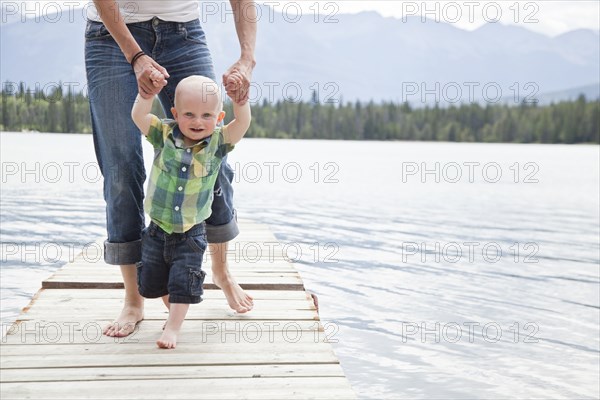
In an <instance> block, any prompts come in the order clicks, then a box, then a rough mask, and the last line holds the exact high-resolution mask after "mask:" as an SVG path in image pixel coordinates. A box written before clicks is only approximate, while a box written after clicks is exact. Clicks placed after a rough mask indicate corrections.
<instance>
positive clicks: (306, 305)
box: [30, 297, 315, 312]
mask: <svg viewBox="0 0 600 400" xmlns="http://www.w3.org/2000/svg"><path fill="white" fill-rule="evenodd" d="M96 300H97V299H86V298H83V299H77V298H72V297H71V298H67V299H55V298H49V299H45V300H44V301H43V302H37V303H36V304H35V305H33V306H32V307H30V310H31V309H32V308H34V309H35V310H36V311H37V312H40V311H41V310H44V311H47V312H62V311H65V312H69V311H70V310H73V311H75V310H78V311H87V310H92V309H94V308H96V307H97V306H98V303H97V301H96ZM102 303H103V304H102V306H103V307H106V308H107V309H109V310H110V309H113V310H119V309H120V307H121V306H122V305H123V301H122V300H121V299H103V300H102ZM144 304H145V305H144V309H145V310H146V311H149V310H152V311H161V312H162V311H166V307H165V306H164V304H163V302H162V300H161V299H148V300H146V301H145V302H144ZM192 307H196V305H192ZM198 307H202V309H204V310H207V309H210V310H213V309H214V310H225V311H228V310H229V307H228V306H227V302H226V301H225V299H224V298H219V299H218V298H205V299H204V300H203V301H202V302H201V303H200V304H199V305H198ZM254 308H255V309H257V310H269V309H282V308H286V309H288V310H314V309H315V306H314V304H313V302H312V301H311V300H310V299H302V300H282V299H278V300H265V299H255V300H254Z"/></svg>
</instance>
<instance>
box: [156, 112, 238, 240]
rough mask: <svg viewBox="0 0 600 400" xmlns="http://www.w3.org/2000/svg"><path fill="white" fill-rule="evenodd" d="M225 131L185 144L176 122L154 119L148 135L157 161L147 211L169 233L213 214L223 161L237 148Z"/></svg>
mask: <svg viewBox="0 0 600 400" xmlns="http://www.w3.org/2000/svg"><path fill="white" fill-rule="evenodd" d="M223 133H224V132H223V129H222V128H220V127H219V128H217V129H215V131H214V132H213V134H212V135H211V136H209V137H207V138H205V139H203V140H201V141H200V142H199V143H197V144H195V145H194V146H192V147H185V144H184V142H183V134H182V133H181V131H180V130H179V128H178V126H177V123H176V122H175V121H173V120H164V121H161V120H160V119H159V118H158V117H156V116H154V118H152V124H151V125H150V129H149V131H148V135H147V136H146V138H147V139H148V141H149V142H150V143H151V144H152V146H154V162H153V163H152V172H151V173H150V181H149V182H148V193H147V195H146V200H145V201H144V210H145V211H146V212H147V213H148V214H149V215H150V218H152V220H153V221H154V222H155V223H156V224H157V225H158V226H160V227H161V228H162V229H163V230H164V231H165V232H167V233H169V234H170V233H173V232H176V233H183V232H187V231H188V230H189V229H190V228H192V227H193V226H194V225H197V224H199V223H201V222H202V221H204V220H205V219H207V218H208V217H209V216H210V214H211V212H212V211H211V206H212V201H213V188H214V186H215V181H216V180H217V175H218V174H219V168H220V167H221V161H222V159H223V157H224V156H225V155H226V154H227V153H229V152H230V151H231V150H232V149H233V145H231V144H229V143H227V140H226V139H225V137H224V136H223Z"/></svg>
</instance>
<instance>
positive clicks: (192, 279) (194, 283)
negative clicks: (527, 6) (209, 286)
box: [188, 267, 206, 296]
mask: <svg viewBox="0 0 600 400" xmlns="http://www.w3.org/2000/svg"><path fill="white" fill-rule="evenodd" d="M188 268H189V269H190V272H189V279H188V282H189V283H190V295H192V296H202V293H204V291H203V289H202V285H203V284H204V278H205V277H206V272H204V271H202V270H198V269H196V268H194V267H188Z"/></svg>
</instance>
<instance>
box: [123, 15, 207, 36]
mask: <svg viewBox="0 0 600 400" xmlns="http://www.w3.org/2000/svg"><path fill="white" fill-rule="evenodd" d="M127 26H129V27H132V26H133V27H136V28H143V29H147V30H153V31H160V32H165V33H166V32H181V31H183V30H184V29H185V28H190V27H193V26H200V20H198V19H193V20H191V21H188V22H174V21H164V20H162V19H160V18H158V17H154V18H152V19H151V20H148V21H142V22H132V23H130V24H127Z"/></svg>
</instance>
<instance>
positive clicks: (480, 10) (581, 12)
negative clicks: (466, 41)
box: [259, 0, 600, 36]
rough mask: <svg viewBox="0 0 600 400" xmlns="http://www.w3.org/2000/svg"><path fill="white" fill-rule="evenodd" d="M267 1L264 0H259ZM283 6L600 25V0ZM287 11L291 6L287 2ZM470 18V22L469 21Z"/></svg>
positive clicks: (310, 0) (543, 28)
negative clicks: (426, 13)
mask: <svg viewBox="0 0 600 400" xmlns="http://www.w3.org/2000/svg"><path fill="white" fill-rule="evenodd" d="M259 1H261V2H263V3H268V2H269V1H268V0H259ZM271 3H279V4H280V6H279V8H280V9H281V8H283V5H284V4H286V3H296V4H302V5H303V7H304V8H305V10H304V13H310V12H314V11H315V10H316V8H317V7H319V8H320V10H321V13H323V14H332V13H335V12H336V11H337V10H339V12H351V13H355V12H360V11H366V10H373V11H377V12H379V13H380V14H382V15H384V16H386V17H397V18H402V16H403V15H405V14H406V15H422V14H423V13H425V12H428V13H429V14H428V15H427V17H428V18H429V19H435V20H440V21H441V22H447V23H452V24H454V25H456V26H457V27H460V28H463V29H475V28H477V27H479V26H481V25H482V24H484V23H485V22H486V20H487V21H494V20H498V21H499V22H500V23H502V24H518V25H521V26H523V27H525V28H527V29H530V30H534V31H536V32H541V33H544V34H546V35H550V36H554V35H557V34H560V33H564V32H567V31H571V30H573V29H578V28H590V29H594V30H599V29H600V2H599V1H598V0H592V1H581V0H571V1H554V0H553V1H516V0H508V1H507V0H503V1H502V0H501V1H470V0H465V1H443V0H442V1H431V0H429V1H395V0H369V1H358V0H342V1H339V0H338V1H328V0H321V1H316V0H296V1H291V0H276V1H273V2H271ZM287 9H288V11H289V12H290V13H291V12H292V11H293V9H294V7H293V6H287ZM470 21H472V22H470Z"/></svg>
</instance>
